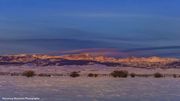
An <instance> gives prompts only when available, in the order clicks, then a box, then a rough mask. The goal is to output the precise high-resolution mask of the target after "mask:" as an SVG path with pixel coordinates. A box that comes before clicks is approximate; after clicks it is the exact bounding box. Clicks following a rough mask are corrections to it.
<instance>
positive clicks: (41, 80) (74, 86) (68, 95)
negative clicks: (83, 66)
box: [0, 76, 180, 101]
mask: <svg viewBox="0 0 180 101" xmlns="http://www.w3.org/2000/svg"><path fill="white" fill-rule="evenodd" d="M0 97H37V98H40V101H179V99H180V79H179V78H168V77H167V78H124V79H123V78H112V77H98V78H88V77H79V78H70V77H33V78H26V77H22V76H14V77H12V76H0ZM0 101H3V100H2V99H0Z"/></svg>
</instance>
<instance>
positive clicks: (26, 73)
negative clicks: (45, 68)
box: [22, 70, 35, 77]
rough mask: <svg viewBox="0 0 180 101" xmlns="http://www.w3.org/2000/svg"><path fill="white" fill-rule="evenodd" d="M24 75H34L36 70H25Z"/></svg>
mask: <svg viewBox="0 0 180 101" xmlns="http://www.w3.org/2000/svg"><path fill="white" fill-rule="evenodd" d="M22 75H23V76H26V77H33V76H35V72H34V71H32V70H28V71H24V72H23V74H22Z"/></svg>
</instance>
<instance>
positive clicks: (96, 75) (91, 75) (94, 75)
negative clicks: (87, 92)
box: [88, 73, 98, 77]
mask: <svg viewBox="0 0 180 101" xmlns="http://www.w3.org/2000/svg"><path fill="white" fill-rule="evenodd" d="M88 77H98V74H93V73H89V74H88Z"/></svg>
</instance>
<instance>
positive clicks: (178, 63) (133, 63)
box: [0, 53, 180, 68]
mask: <svg viewBox="0 0 180 101" xmlns="http://www.w3.org/2000/svg"><path fill="white" fill-rule="evenodd" d="M92 64H101V65H106V66H123V67H137V68H180V59H178V58H161V57H147V58H146V57H140V58H138V57H128V58H114V57H107V56H103V55H94V54H91V53H79V54H68V55H62V56H51V55H41V54H33V55H28V54H20V55H6V56H0V65H16V66H22V65H28V66H64V65H92Z"/></svg>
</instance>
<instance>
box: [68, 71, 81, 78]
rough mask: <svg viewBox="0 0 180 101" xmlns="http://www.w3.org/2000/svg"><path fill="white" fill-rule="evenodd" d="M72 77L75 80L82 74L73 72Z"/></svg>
mask: <svg viewBox="0 0 180 101" xmlns="http://www.w3.org/2000/svg"><path fill="white" fill-rule="evenodd" d="M70 76H71V77H74V78H75V77H79V76H80V74H79V73H78V72H71V73H70Z"/></svg>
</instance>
